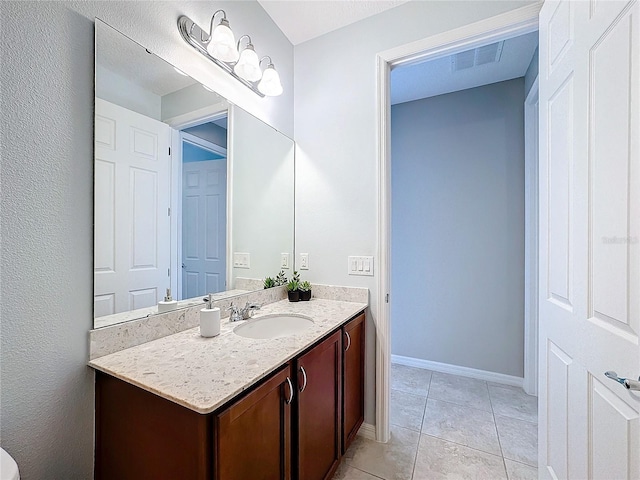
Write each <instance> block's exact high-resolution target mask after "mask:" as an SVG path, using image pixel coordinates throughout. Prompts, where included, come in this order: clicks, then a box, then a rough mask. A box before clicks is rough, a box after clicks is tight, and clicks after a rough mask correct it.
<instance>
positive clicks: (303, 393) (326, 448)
mask: <svg viewBox="0 0 640 480" xmlns="http://www.w3.org/2000/svg"><path fill="white" fill-rule="evenodd" d="M341 337H342V333H341V331H340V330H339V331H337V332H335V333H334V334H333V335H331V336H330V337H328V338H327V339H326V340H324V341H322V342H321V343H320V344H318V345H317V346H315V347H314V348H313V349H312V350H310V351H309V352H307V353H305V354H304V355H302V356H301V357H299V358H298V359H297V361H296V374H297V380H298V402H297V449H296V451H297V460H298V465H297V467H298V469H297V472H298V475H297V478H299V479H301V480H302V479H304V480H322V479H328V478H331V476H332V475H333V473H334V472H335V470H336V468H337V467H338V464H339V462H340V435H341V434H340V427H341V425H342V420H341V416H342V408H341V405H342V398H341V397H342V388H341V387H342V342H341Z"/></svg>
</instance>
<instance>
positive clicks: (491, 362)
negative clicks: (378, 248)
mask: <svg viewBox="0 0 640 480" xmlns="http://www.w3.org/2000/svg"><path fill="white" fill-rule="evenodd" d="M523 103H524V81H523V79H522V78H519V79H516V80H510V81H507V82H500V83H494V84H492V85H487V86H484V87H478V88H473V89H469V90H464V91H461V92H456V93H451V94H448V95H441V96H438V97H432V98H428V99H424V100H417V101H414V102H407V103H403V104H399V105H395V106H393V107H392V114H391V148H392V163H391V165H392V167H391V168H392V253H391V255H392V259H391V260H392V261H391V264H392V280H391V281H392V286H391V288H392V295H393V299H394V301H393V303H392V307H391V325H392V336H391V339H392V347H391V352H392V353H393V354H395V355H402V356H407V357H413V358H419V359H424V360H431V361H436V362H442V363H447V364H452V365H461V366H464V367H471V368H477V369H481V370H487V371H490V372H498V373H504V374H508V375H514V376H518V377H522V375H523V368H524V367H523V361H524V360H523V351H524V346H523V345H524V344H523V341H524V340H523V336H524V123H523V121H524V120H523V116H524V109H523Z"/></svg>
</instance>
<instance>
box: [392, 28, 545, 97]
mask: <svg viewBox="0 0 640 480" xmlns="http://www.w3.org/2000/svg"><path fill="white" fill-rule="evenodd" d="M537 46H538V32H532V33H527V34H526V35H521V36H518V37H514V38H511V39H508V40H505V41H504V45H503V46H502V52H501V54H500V60H499V61H498V62H495V63H486V64H482V65H477V66H473V67H471V68H466V69H462V70H458V71H454V68H453V66H452V63H453V56H451V55H450V56H447V57H442V58H439V59H435V60H430V61H426V62H422V63H416V64H413V65H408V66H400V67H397V68H395V69H393V70H392V71H391V104H392V105H394V104H397V103H404V102H409V101H412V100H418V99H421V98H428V97H433V96H436V95H442V94H445V93H451V92H457V91H459V90H466V89H468V88H474V87H479V86H481V85H488V84H491V83H496V82H502V81H505V80H511V79H514V78H519V77H523V76H524V74H525V73H526V71H527V68H528V67H529V64H530V63H531V59H532V57H533V54H534V52H535V49H536V47H537Z"/></svg>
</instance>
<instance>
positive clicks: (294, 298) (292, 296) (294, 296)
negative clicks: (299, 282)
mask: <svg viewBox="0 0 640 480" xmlns="http://www.w3.org/2000/svg"><path fill="white" fill-rule="evenodd" d="M287 296H288V297H289V301H290V302H299V301H300V292H299V291H298V290H294V291H293V292H287Z"/></svg>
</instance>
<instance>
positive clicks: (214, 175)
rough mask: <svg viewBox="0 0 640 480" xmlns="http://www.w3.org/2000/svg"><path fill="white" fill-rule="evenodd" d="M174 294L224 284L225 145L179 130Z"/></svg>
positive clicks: (215, 289) (212, 290) (214, 290)
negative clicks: (179, 271)
mask: <svg viewBox="0 0 640 480" xmlns="http://www.w3.org/2000/svg"><path fill="white" fill-rule="evenodd" d="M180 136H181V140H182V142H181V147H182V156H181V157H182V193H181V201H182V209H181V210H180V215H181V217H182V218H181V221H179V228H181V230H182V231H181V233H179V234H178V238H179V239H180V240H181V248H180V254H181V262H182V264H181V267H182V275H180V277H181V278H178V294H179V295H180V298H194V297H198V296H204V295H206V294H208V293H218V292H221V291H224V290H226V271H227V260H226V230H227V212H226V211H227V151H226V148H223V147H221V146H219V145H216V144H214V143H212V142H209V141H207V140H204V139H203V138H201V137H197V136H195V135H193V134H190V133H186V132H185V131H183V132H181V135H180Z"/></svg>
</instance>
